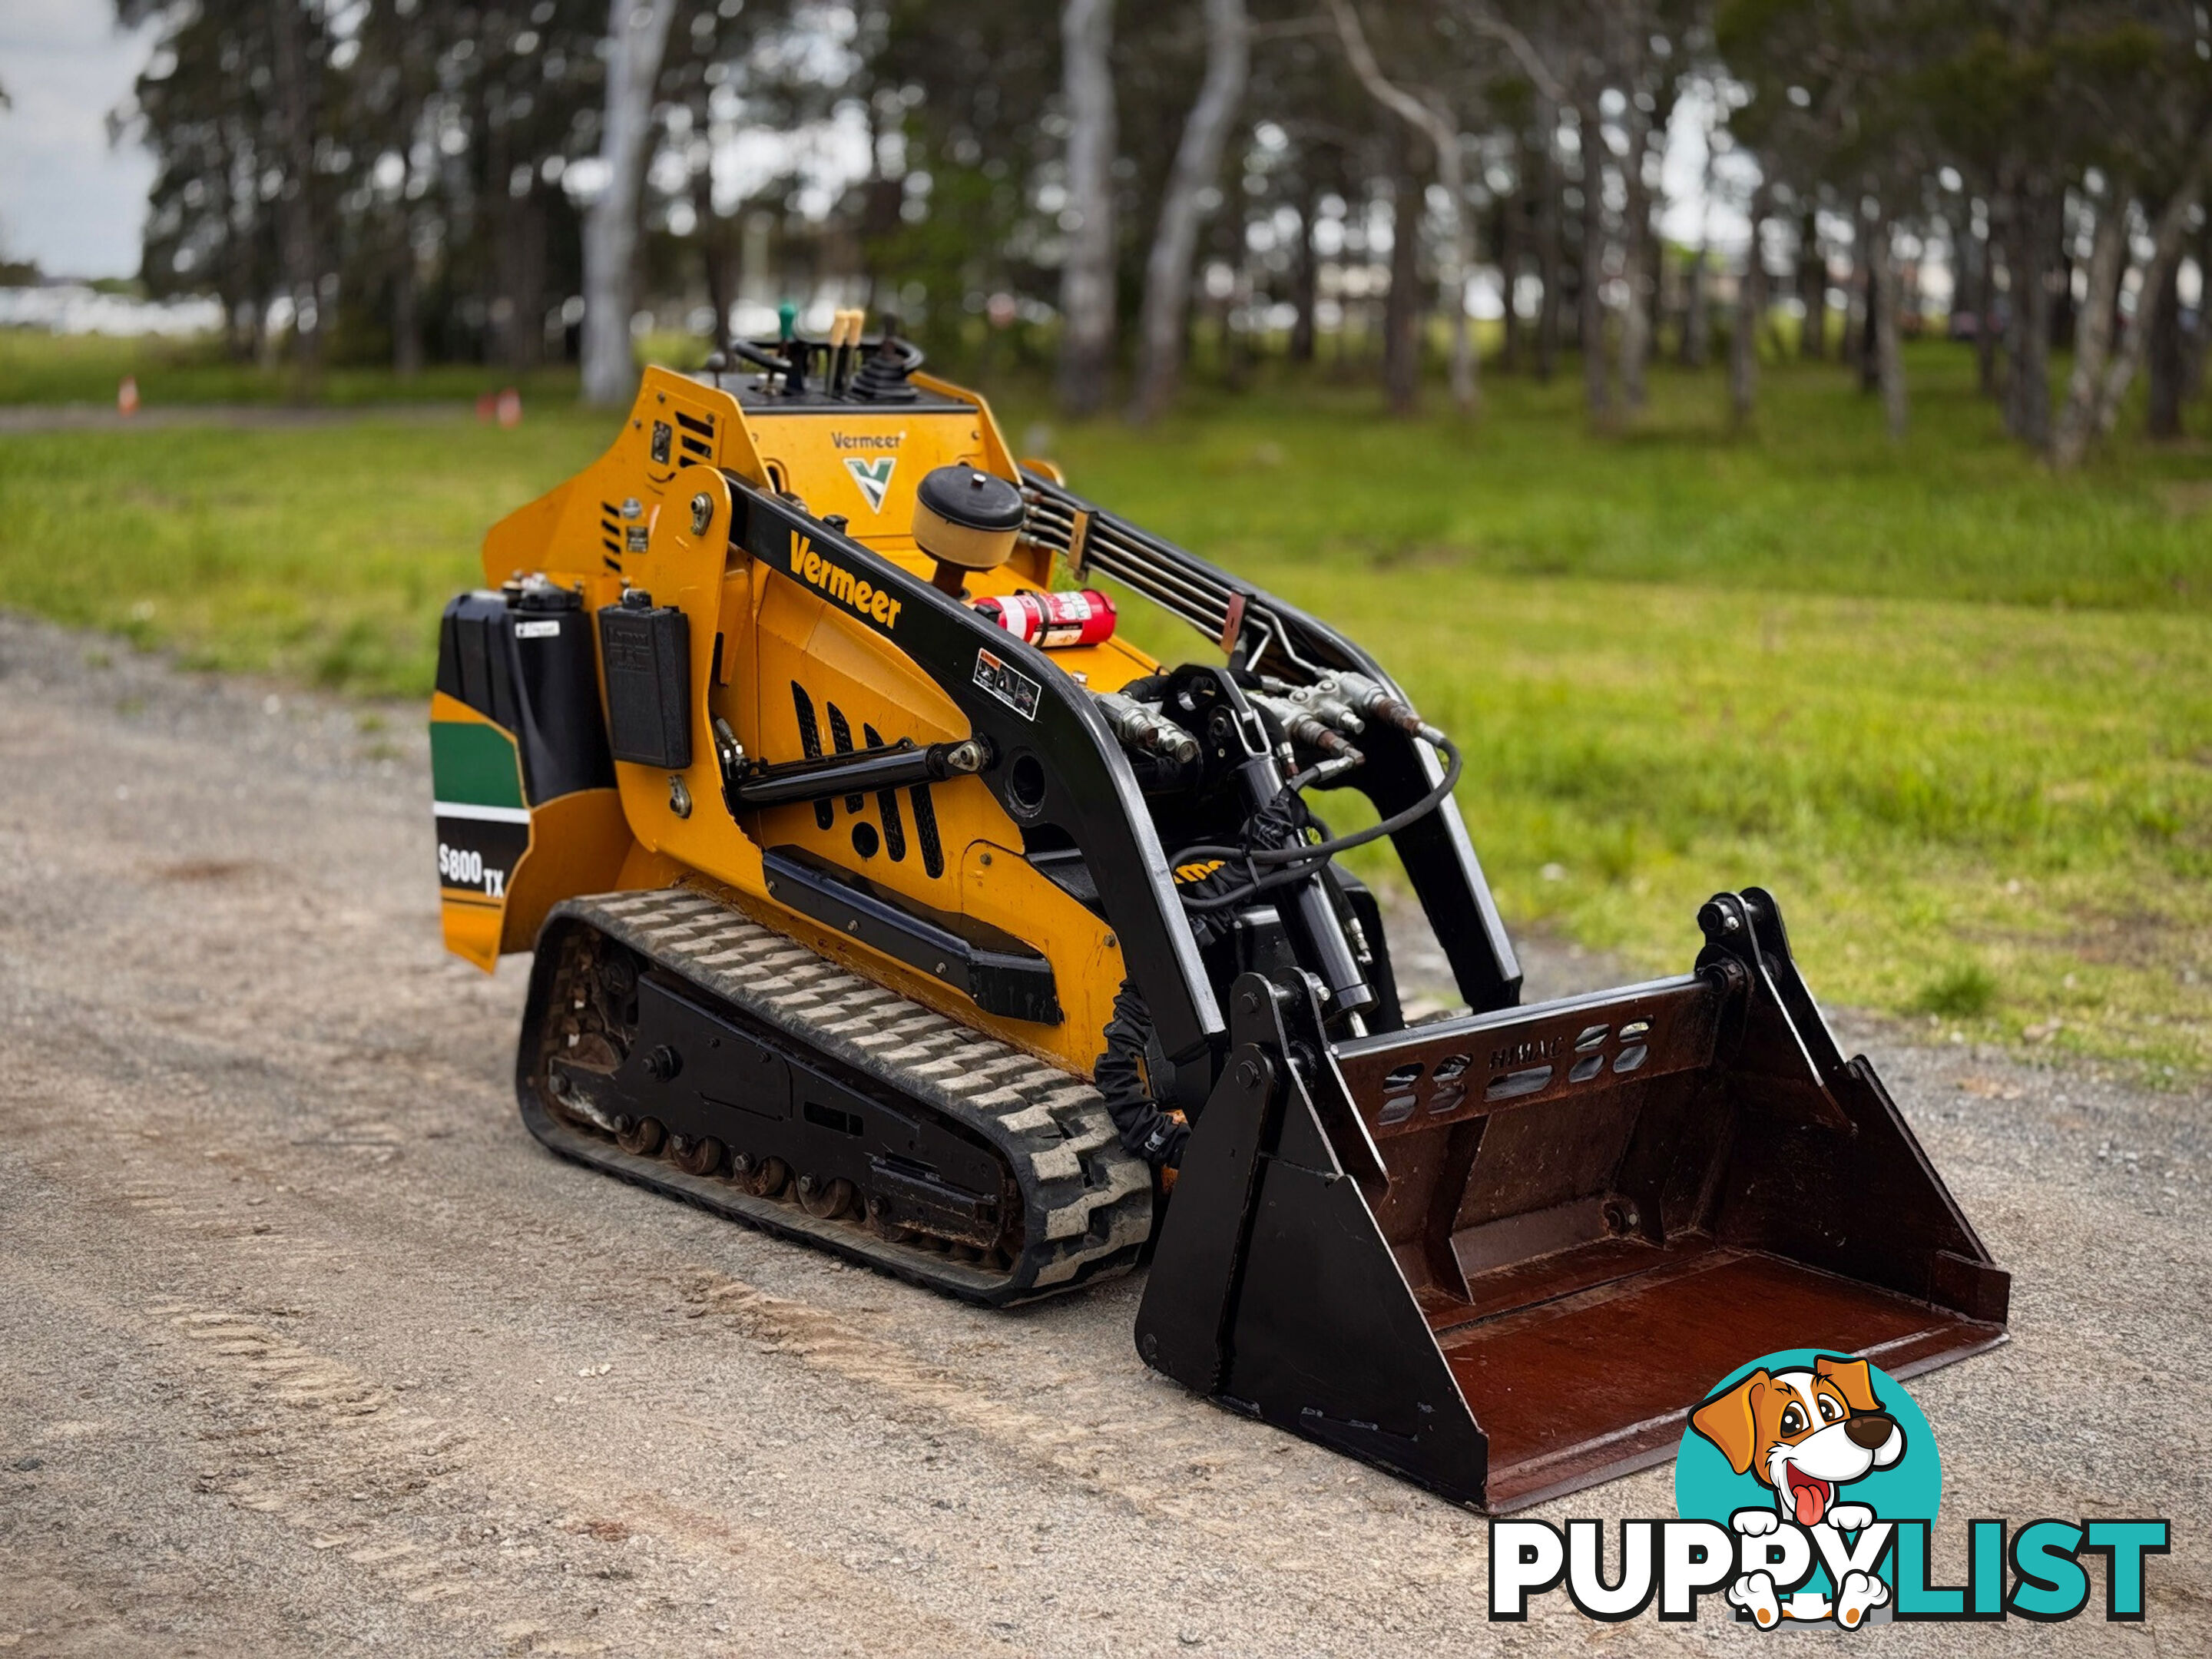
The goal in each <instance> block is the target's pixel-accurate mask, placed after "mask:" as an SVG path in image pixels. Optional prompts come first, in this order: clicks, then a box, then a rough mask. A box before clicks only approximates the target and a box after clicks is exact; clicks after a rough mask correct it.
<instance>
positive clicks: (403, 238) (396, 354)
mask: <svg viewBox="0 0 2212 1659" xmlns="http://www.w3.org/2000/svg"><path fill="white" fill-rule="evenodd" d="M398 241H399V246H398V247H397V248H396V249H395V250H394V251H393V253H392V373H393V374H397V375H398V377H399V378H400V379H401V380H413V379H414V378H415V377H416V375H417V374H421V373H422V295H421V289H420V284H419V279H418V278H417V276H416V271H415V237H414V233H413V228H412V227H411V226H410V225H409V224H408V222H407V218H406V216H405V215H404V214H402V215H401V216H400V220H399V238H398Z"/></svg>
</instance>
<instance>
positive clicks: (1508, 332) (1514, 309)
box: [1498, 153, 1528, 374]
mask: <svg viewBox="0 0 2212 1659" xmlns="http://www.w3.org/2000/svg"><path fill="white" fill-rule="evenodd" d="M1515 162H1516V167H1515V173H1516V179H1520V180H1523V181H1525V180H1526V179H1527V177H1528V156H1527V155H1526V154H1525V153H1524V154H1522V155H1518V156H1516V158H1515ZM1527 220H1528V189H1527V186H1526V184H1525V182H1522V183H1516V185H1515V188H1514V191H1513V193H1512V194H1511V195H1510V196H1508V197H1505V198H1504V201H1502V202H1501V203H1500V204H1498V301H1499V307H1498V324H1499V327H1498V367H1499V368H1502V369H1504V370H1505V371H1506V372H1507V373H1508V374H1511V373H1514V372H1515V371H1516V370H1518V369H1519V368H1520V367H1521V349H1522V334H1523V333H1524V332H1526V331H1525V330H1524V328H1523V327H1522V322H1521V310H1520V307H1518V306H1516V304H1515V303H1514V294H1513V290H1514V289H1515V288H1516V286H1517V285H1518V283H1519V281H1520V276H1521V258H1522V243H1523V242H1524V241H1526V240H1528V238H1527V230H1528V223H1527Z"/></svg>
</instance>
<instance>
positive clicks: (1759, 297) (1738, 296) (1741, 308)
mask: <svg viewBox="0 0 2212 1659" xmlns="http://www.w3.org/2000/svg"><path fill="white" fill-rule="evenodd" d="M1769 199H1770V193H1769V191H1768V188H1767V184H1766V180H1765V179H1760V180H1759V183H1758V185H1756V186H1755V187H1753V191H1752V192H1751V210H1750V217H1751V246H1749V247H1748V248H1747V249H1746V250H1745V252H1744V256H1743V275H1742V276H1741V278H1740V279H1739V280H1738V281H1737V283H1736V285H1735V327H1734V328H1733V329H1731V330H1730V331H1729V415H1730V416H1731V418H1732V419H1733V420H1734V421H1735V424H1736V425H1737V426H1738V427H1739V428H1741V427H1742V426H1745V425H1747V424H1748V423H1749V422H1750V420H1751V416H1752V412H1753V409H1754V408H1755V407H1756V406H1757V403H1758V398H1759V323H1760V320H1761V319H1763V318H1764V317H1765V314H1766V264H1765V260H1764V259H1763V258H1761V257H1760V252H1759V225H1760V223H1761V222H1763V221H1764V220H1765V217H1766V209H1767V204H1768V201H1769Z"/></svg>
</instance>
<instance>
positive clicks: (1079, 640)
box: [971, 587, 1114, 651]
mask: <svg viewBox="0 0 2212 1659" xmlns="http://www.w3.org/2000/svg"><path fill="white" fill-rule="evenodd" d="M971 603H972V604H973V605H974V606H975V611H976V614H977V615H979V616H982V617H988V618H990V620H991V621H993V622H994V623H998V624H999V626H1000V627H1001V628H1003V629H1006V632H1008V633H1009V634H1012V635H1014V636H1015V637H1016V638H1017V639H1020V640H1025V641H1028V642H1029V643H1030V644H1031V645H1041V646H1042V647H1044V648H1045V649H1046V650H1048V651H1050V650H1054V649H1055V648H1057V647H1060V646H1066V645H1097V643H1098V642H1099V641H1102V640H1110V639H1112V638H1113V637H1114V601H1113V600H1111V599H1108V598H1107V597H1106V596H1105V595H1104V594H1103V593H1101V592H1098V591H1097V589H1096V588H1091V587H1085V588H1080V589H1078V590H1076V591H1074V592H1066V593H1004V594H999V595H996V596H994V597H993V598H990V599H975V600H973V601H971Z"/></svg>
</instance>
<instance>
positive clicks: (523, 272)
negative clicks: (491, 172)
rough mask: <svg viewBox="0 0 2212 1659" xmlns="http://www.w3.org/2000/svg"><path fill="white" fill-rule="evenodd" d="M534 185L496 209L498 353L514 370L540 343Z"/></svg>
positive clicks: (540, 226) (541, 294)
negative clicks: (501, 305) (502, 316)
mask: <svg viewBox="0 0 2212 1659" xmlns="http://www.w3.org/2000/svg"><path fill="white" fill-rule="evenodd" d="M502 182H503V181H502ZM538 190H539V186H538V184H537V182H536V181H535V180H532V184H531V186H530V188H529V190H528V191H526V193H525V194H523V195H521V196H520V197H516V196H509V197H507V198H506V203H505V211H504V212H503V213H502V214H501V221H502V234H501V237H500V247H499V272H500V297H501V299H503V300H505V301H507V320H506V322H504V323H503V324H501V326H500V330H499V345H500V357H501V361H502V362H505V363H506V365H507V367H508V368H512V369H516V370H521V369H528V368H535V367H537V364H538V358H539V356H541V355H542V354H543V352H544V347H545V204H544V199H543V198H542V197H540V196H539V195H538Z"/></svg>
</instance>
